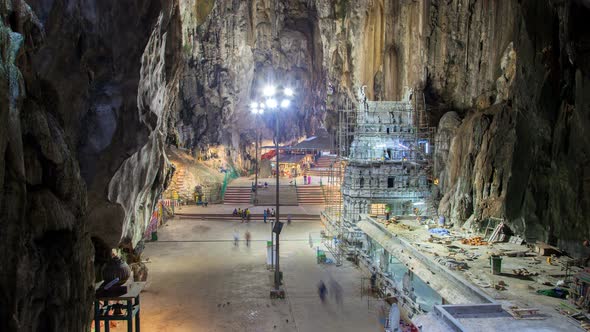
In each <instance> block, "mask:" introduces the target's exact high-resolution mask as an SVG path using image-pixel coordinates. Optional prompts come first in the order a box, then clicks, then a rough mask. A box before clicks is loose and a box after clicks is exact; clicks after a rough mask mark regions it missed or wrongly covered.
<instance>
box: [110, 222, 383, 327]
mask: <svg viewBox="0 0 590 332" xmlns="http://www.w3.org/2000/svg"><path fill="white" fill-rule="evenodd" d="M269 227H270V226H269V225H268V224H263V223H261V222H255V223H250V224H240V223H238V222H235V221H207V220H195V219H193V220H181V219H175V220H171V221H169V223H168V224H167V226H165V227H163V228H162V229H161V230H160V231H159V232H158V235H159V241H158V242H153V243H148V244H147V245H146V249H145V252H144V259H145V258H149V260H150V263H148V266H149V282H148V285H147V288H146V290H145V291H144V292H143V293H142V298H141V301H142V302H141V303H142V313H141V322H142V326H141V329H142V331H147V332H149V331H170V332H181V331H191V332H194V331H380V330H381V329H380V327H379V324H378V321H377V313H376V312H377V307H378V305H380V304H379V302H378V301H377V300H376V299H373V298H368V297H366V296H364V297H361V293H360V290H361V273H360V272H359V271H358V270H356V269H355V268H353V267H352V266H350V265H346V264H345V265H344V266H342V267H335V266H326V265H318V264H316V260H315V249H312V248H310V245H309V233H310V232H311V233H312V234H318V233H319V231H320V229H321V224H320V223H319V222H305V221H297V220H295V221H294V222H293V223H292V224H291V225H285V228H284V229H283V233H282V234H281V240H282V241H281V247H280V248H281V255H280V257H281V269H282V271H283V272H284V275H285V290H286V292H287V299H285V300H271V299H270V298H269V291H270V289H271V281H270V276H271V273H270V272H269V271H268V270H267V269H266V265H265V256H266V241H267V240H268V239H269V232H270V229H269ZM234 230H237V231H238V232H239V233H240V234H241V237H242V238H243V234H244V233H245V231H246V230H249V231H250V232H251V234H252V240H253V241H252V244H251V246H250V247H247V246H246V243H245V242H243V241H241V242H240V243H239V247H234V244H233V240H232V238H233V232H234ZM331 278H334V279H335V280H336V281H337V282H338V283H339V284H340V285H342V287H343V288H344V294H343V295H344V301H343V305H342V307H339V306H338V305H337V304H336V303H335V302H334V301H333V299H332V298H331V297H330V298H329V300H328V302H327V303H326V304H322V303H321V302H320V300H319V298H318V295H317V290H316V285H317V283H318V282H319V281H320V280H321V279H322V280H324V281H325V282H326V284H327V285H328V287H329V286H330V283H329V280H330V279H331ZM125 329H126V326H125V323H121V324H120V326H119V327H118V328H116V329H114V330H115V331H117V330H120V331H124V330H125ZM112 330H113V329H112Z"/></svg>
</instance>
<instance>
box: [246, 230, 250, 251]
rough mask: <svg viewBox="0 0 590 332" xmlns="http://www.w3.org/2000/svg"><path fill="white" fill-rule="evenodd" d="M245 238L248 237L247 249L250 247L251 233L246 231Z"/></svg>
mask: <svg viewBox="0 0 590 332" xmlns="http://www.w3.org/2000/svg"><path fill="white" fill-rule="evenodd" d="M245 237H246V247H250V238H251V235H250V231H246V234H245Z"/></svg>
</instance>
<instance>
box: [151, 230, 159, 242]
mask: <svg viewBox="0 0 590 332" xmlns="http://www.w3.org/2000/svg"><path fill="white" fill-rule="evenodd" d="M152 241H158V232H152Z"/></svg>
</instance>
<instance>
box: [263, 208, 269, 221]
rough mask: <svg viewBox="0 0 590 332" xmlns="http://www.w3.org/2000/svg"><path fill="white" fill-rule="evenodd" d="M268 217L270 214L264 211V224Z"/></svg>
mask: <svg viewBox="0 0 590 332" xmlns="http://www.w3.org/2000/svg"><path fill="white" fill-rule="evenodd" d="M267 216H268V213H267V212H266V210H264V212H263V213H262V218H263V219H264V223H265V224H266V217H267Z"/></svg>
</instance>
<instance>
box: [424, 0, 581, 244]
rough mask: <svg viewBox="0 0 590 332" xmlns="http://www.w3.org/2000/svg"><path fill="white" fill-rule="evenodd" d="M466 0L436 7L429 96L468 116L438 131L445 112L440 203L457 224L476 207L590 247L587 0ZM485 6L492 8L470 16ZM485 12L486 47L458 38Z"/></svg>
mask: <svg viewBox="0 0 590 332" xmlns="http://www.w3.org/2000/svg"><path fill="white" fill-rule="evenodd" d="M434 3H435V2H433V5H434ZM459 5H461V6H459ZM464 5H465V4H464V3H463V2H460V1H459V2H458V1H453V2H448V3H444V4H443V3H438V4H437V6H436V8H435V10H431V17H433V15H435V14H436V16H435V17H436V19H435V20H434V21H433V20H432V19H431V22H435V23H436V24H435V25H434V27H435V29H434V32H433V33H432V34H431V36H435V38H434V39H433V38H432V37H430V38H431V39H430V41H429V45H436V47H434V49H432V46H429V52H428V54H429V57H428V59H430V60H428V61H427V63H428V66H429V67H428V73H429V74H428V85H427V91H428V92H429V93H430V97H431V100H430V101H431V102H441V101H442V102H444V103H446V106H447V107H449V108H452V107H457V108H461V111H460V113H461V114H462V115H463V119H462V122H461V124H460V125H459V126H458V127H457V129H456V134H455V135H454V136H452V137H451V136H449V135H444V134H442V133H444V132H448V130H446V129H445V126H444V124H443V122H442V121H441V124H440V126H439V129H441V133H439V134H440V137H444V138H442V140H443V142H442V143H443V144H442V145H440V144H439V142H437V144H439V145H440V146H441V148H442V149H444V148H445V147H450V149H449V154H448V159H447V160H446V162H443V163H441V164H439V165H444V166H443V167H442V168H439V169H438V172H441V173H437V175H439V176H440V177H441V180H442V179H444V181H442V186H441V187H440V189H441V192H442V194H443V196H442V200H441V204H440V208H439V212H440V213H442V214H446V215H447V216H448V217H450V219H451V220H452V221H453V222H455V223H456V224H457V225H461V224H462V223H463V222H464V221H465V220H467V219H468V218H469V217H471V216H473V220H474V222H476V223H477V222H478V221H481V220H483V219H484V218H486V217H488V216H494V217H503V218H505V219H506V220H507V222H508V223H509V225H510V226H511V227H512V228H513V230H515V231H517V232H518V233H521V234H524V235H526V236H527V238H528V239H529V240H543V241H549V242H551V243H553V244H557V245H559V246H561V247H562V248H564V249H566V250H568V251H570V252H571V253H572V254H574V255H580V254H585V249H584V248H583V247H582V246H581V243H582V241H583V240H584V239H586V238H588V237H590V224H589V223H588V221H587V220H588V216H590V190H589V188H590V185H589V180H588V156H589V155H590V148H589V145H588V136H587V135H585V134H584V132H587V131H588V128H590V127H589V125H590V122H589V121H588V120H589V116H590V108H589V103H588V97H587V96H588V92H589V91H590V90H589V89H588V79H589V77H590V71H589V70H588V68H589V61H588V59H589V57H588V55H589V50H590V48H589V45H590V34H589V32H588V29H583V28H581V27H582V26H583V24H584V22H585V20H587V19H588V17H590V10H589V7H588V3H587V2H583V1H565V2H558V1H521V2H519V3H513V2H501V1H498V2H494V1H475V2H470V6H469V7H470V8H472V9H470V10H467V11H465V12H462V10H461V8H465V6H464ZM453 6H455V7H453ZM482 6H484V7H485V6H487V7H485V8H487V11H489V12H490V14H489V15H486V16H485V20H481V19H474V17H477V13H480V9H479V8H484V7H482ZM443 13H448V14H445V15H443ZM500 16H501V17H502V19H501V20H500ZM483 18H484V17H483V16H482V19H483ZM451 19H452V20H451ZM449 20H451V21H452V22H463V23H462V24H459V25H456V24H455V25H453V24H450V25H449V24H447V23H448V22H450V21H449ZM443 23H445V24H444V25H443ZM483 23H485V24H484V25H485V29H483V31H484V32H485V33H486V36H487V37H486V38H485V40H484V41H483V43H482V44H480V45H482V47H483V50H484V51H483V52H481V51H477V50H472V49H471V48H470V47H469V43H470V42H469V43H467V44H466V45H463V46H464V47H461V48H458V47H454V48H453V47H452V45H453V44H456V43H459V42H461V43H464V42H465V41H471V40H473V37H472V35H473V33H474V31H479V30H481V29H480V24H483ZM443 32H444V35H440V34H441V33H443ZM465 33H467V34H465ZM437 34H439V35H437ZM453 36H454V39H453ZM445 41H446V42H445ZM449 44H451V45H449ZM486 48H488V49H489V51H485V50H486ZM445 52H446V53H445ZM478 52H479V53H478ZM478 59H479V60H478ZM457 60H460V61H457ZM475 60H477V61H475ZM480 61H481V67H480V65H479V63H480ZM474 65H476V66H475V67H474ZM451 105H452V106H451ZM468 109H471V111H466V110H468ZM444 119H445V117H443V120H444Z"/></svg>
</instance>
